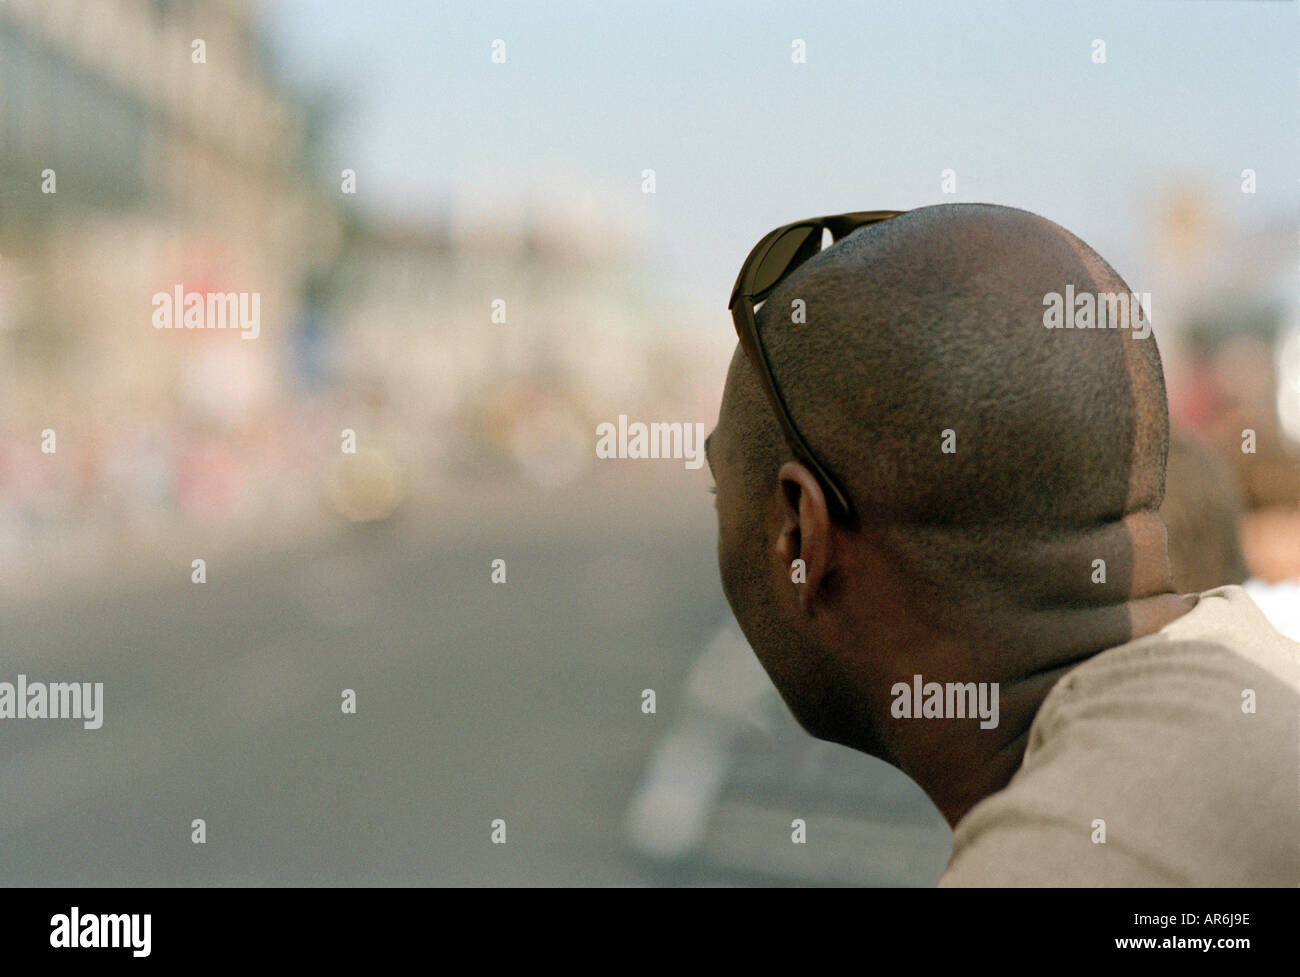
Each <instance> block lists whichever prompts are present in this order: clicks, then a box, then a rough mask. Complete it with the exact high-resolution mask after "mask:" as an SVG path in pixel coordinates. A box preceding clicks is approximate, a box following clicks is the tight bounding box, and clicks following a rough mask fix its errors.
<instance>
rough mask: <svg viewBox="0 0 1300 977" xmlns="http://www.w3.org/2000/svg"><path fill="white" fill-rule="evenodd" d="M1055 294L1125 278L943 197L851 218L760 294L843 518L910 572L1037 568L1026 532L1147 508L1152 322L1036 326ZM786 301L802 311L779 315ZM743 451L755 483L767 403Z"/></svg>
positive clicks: (1163, 439)
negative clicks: (876, 220)
mask: <svg viewBox="0 0 1300 977" xmlns="http://www.w3.org/2000/svg"><path fill="white" fill-rule="evenodd" d="M1070 292H1072V293H1073V294H1074V295H1083V294H1085V293H1086V294H1088V295H1092V296H1095V295H1097V294H1098V293H1123V294H1124V296H1125V298H1126V299H1127V298H1128V297H1129V294H1130V290H1129V288H1128V286H1127V285H1126V284H1125V283H1124V281H1123V280H1122V279H1121V278H1120V277H1119V275H1118V274H1117V273H1116V272H1115V271H1114V270H1113V269H1112V268H1111V267H1110V266H1109V265H1108V264H1107V263H1106V262H1105V261H1103V260H1102V259H1101V258H1100V257H1099V256H1098V255H1097V254H1096V253H1095V252H1094V251H1092V249H1091V248H1089V247H1088V246H1087V245H1086V244H1084V243H1083V242H1082V241H1080V240H1079V239H1078V238H1076V237H1075V236H1074V235H1072V234H1070V233H1069V232H1068V231H1066V230H1064V229H1063V228H1061V227H1059V226H1058V225H1056V224H1053V223H1052V222H1051V221H1048V220H1046V219H1044V218H1041V217H1038V216H1036V215H1034V214H1030V213H1028V212H1026V211H1021V210H1015V209H1012V208H1007V207H998V206H992V205H984V204H949V205H942V206H935V207H925V208H921V209H918V210H914V211H910V212H908V213H906V214H903V215H901V216H899V217H896V218H893V219H891V220H888V221H885V222H883V223H880V224H876V225H872V226H869V227H866V228H863V229H861V230H859V231H857V232H855V233H854V234H852V235H850V236H849V237H847V238H846V239H844V240H843V241H841V242H840V243H839V244H838V245H836V246H835V247H833V248H828V249H826V250H825V251H823V252H821V253H820V254H818V255H816V256H814V257H813V258H812V259H810V260H809V261H808V262H807V263H805V264H804V265H803V266H801V267H800V268H799V269H798V270H797V271H796V272H795V273H794V274H793V275H791V277H790V278H789V279H787V280H786V281H785V282H783V283H782V284H781V286H780V287H779V288H778V289H777V290H776V291H775V292H774V293H773V294H772V295H771V296H770V297H769V299H768V301H767V302H766V303H765V304H764V305H763V307H762V308H761V309H760V310H759V316H758V321H759V329H760V334H761V335H762V338H763V342H764V344H765V346H766V348H767V349H768V351H769V355H770V358H771V361H772V363H773V369H774V372H775V375H776V377H777V382H778V384H779V385H780V387H781V389H782V392H783V394H784V396H785V398H786V401H787V402H788V404H789V406H790V410H791V414H792V416H793V417H794V418H795V422H796V424H797V425H798V426H799V428H800V430H801V432H802V433H803V435H804V437H805V438H806V439H807V441H808V442H809V444H810V445H811V446H812V448H813V450H814V451H815V452H817V453H818V454H819V456H820V458H821V460H822V462H823V463H824V464H825V465H826V466H827V467H828V469H829V470H830V471H831V472H832V473H834V474H835V476H836V477H837V478H839V479H840V480H841V481H842V483H843V484H844V485H845V487H846V491H847V492H848V494H849V497H850V499H851V501H852V503H853V505H854V507H855V510H856V517H857V519H859V520H860V521H861V522H862V523H864V524H872V525H877V526H882V527H888V528H890V529H891V530H893V531H895V532H896V533H897V534H898V536H899V538H900V540H903V541H911V542H912V543H915V544H916V545H915V546H914V547H913V550H914V552H913V554H912V556H913V557H915V559H916V561H917V564H918V568H919V572H921V573H923V574H927V575H930V576H936V577H937V576H942V577H945V578H947V579H948V580H949V582H952V583H954V585H957V584H960V583H961V582H962V581H963V580H965V582H966V583H967V584H968V585H969V586H981V585H982V584H981V580H984V579H985V578H986V577H987V574H986V573H985V571H987V570H989V569H990V568H991V567H992V568H995V571H994V573H993V576H994V577H996V576H998V574H999V573H1003V574H1005V573H1010V574H1011V575H1012V576H1021V577H1024V576H1026V575H1035V574H1039V573H1040V570H1041V568H1039V567H1034V566H1026V565H1024V564H1025V562H1026V558H1025V556H1024V554H1025V547H1026V546H1032V545H1035V544H1037V543H1045V544H1050V543H1051V542H1052V541H1054V540H1058V539H1062V538H1067V537H1069V538H1074V537H1086V536H1087V535H1088V534H1091V533H1096V532H1099V531H1103V530H1105V529H1106V528H1107V527H1112V526H1114V525H1115V524H1116V523H1117V522H1119V521H1120V520H1122V519H1123V518H1124V517H1125V516H1126V515H1128V514H1129V513H1133V512H1139V511H1147V510H1151V511H1153V510H1156V509H1157V508H1158V507H1159V505H1160V503H1161V498H1162V495H1163V491H1164V468H1165V454H1166V451H1167V446H1168V414H1167V409H1166V404H1165V394H1164V379H1163V373H1162V370H1161V365H1160V356H1159V352H1158V351H1157V349H1156V345H1155V340H1154V337H1152V336H1151V334H1150V329H1149V325H1148V324H1147V322H1146V320H1145V318H1141V317H1139V318H1138V319H1137V320H1136V321H1137V322H1139V323H1140V324H1141V326H1142V327H1143V328H1140V329H1137V330H1134V329H1130V328H1122V327H1121V328H1115V327H1112V328H1050V329H1049V328H1047V327H1046V326H1045V324H1044V322H1045V319H1044V315H1045V311H1047V310H1049V309H1050V308H1051V304H1052V301H1053V300H1052V296H1053V295H1056V296H1058V297H1061V298H1062V299H1063V300H1064V296H1066V295H1067V293H1070ZM796 299H802V300H803V302H804V303H805V304H806V322H795V321H792V316H791V309H792V303H793V302H794V301H795V300H796ZM1072 312H1073V310H1072V309H1069V308H1067V309H1065V316H1066V317H1067V319H1068V318H1069V317H1070V316H1071V314H1072ZM1135 315H1139V314H1138V313H1135ZM1095 321H1096V314H1095V311H1094V322H1095ZM1112 321H1113V319H1112ZM1071 324H1073V323H1071ZM1140 336H1142V337H1144V338H1138V337H1140ZM749 453H750V455H751V461H750V465H749V467H750V468H751V470H752V475H753V476H754V477H757V478H758V479H760V480H761V481H762V482H767V481H768V480H769V479H771V478H772V477H774V473H775V471H776V469H777V467H779V464H780V461H781V460H782V458H783V457H788V453H787V452H786V451H785V449H784V448H783V446H782V443H781V440H780V435H779V433H778V432H777V428H776V426H775V422H774V421H772V420H771V419H770V418H763V417H761V415H760V416H758V417H756V418H755V421H754V426H753V427H752V437H751V438H750V448H749ZM1030 562H1032V561H1030ZM998 568H1000V569H998Z"/></svg>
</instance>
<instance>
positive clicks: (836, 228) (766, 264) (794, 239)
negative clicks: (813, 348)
mask: <svg viewBox="0 0 1300 977" xmlns="http://www.w3.org/2000/svg"><path fill="white" fill-rule="evenodd" d="M902 213H906V212H905V211H901V210H863V211H857V212H855V213H851V214H837V215H835V216H834V217H812V218H809V219H808V220H801V221H795V222H794V223H793V224H786V225H784V226H783V227H778V228H777V229H776V230H774V231H769V232H768V233H767V234H765V235H764V236H763V239H762V240H761V241H759V242H758V243H757V244H756V245H754V249H753V250H752V251H750V252H749V257H748V258H746V259H745V263H744V264H743V265H741V266H740V274H739V275H737V276H736V285H735V287H734V288H733V289H732V290H731V302H730V304H729V305H728V306H727V308H729V309H730V310H731V317H732V319H734V320H735V322H736V335H737V336H739V337H740V346H741V348H742V349H743V350H744V351H745V355H746V356H748V357H749V362H750V363H751V364H753V366H754V369H755V371H757V373H758V376H759V381H760V382H761V383H762V384H763V389H764V390H766V391H767V398H768V400H769V401H771V403H772V408H773V409H774V410H775V411H776V417H777V420H778V421H780V422H781V430H782V431H783V432H784V433H785V438H786V441H787V442H789V445H790V448H791V450H792V451H793V452H794V454H795V457H796V458H797V459H798V460H799V461H800V463H802V464H803V465H804V466H805V467H807V468H808V469H810V470H811V471H812V473H813V474H814V475H816V476H817V480H818V482H820V483H821V485H822V488H823V490H825V492H826V501H827V503H828V504H829V505H830V507H831V509H832V510H833V512H834V514H835V515H836V516H837V517H838V518H839V519H841V520H844V521H848V520H849V518H850V517H851V515H852V512H853V509H852V506H850V505H849V498H848V496H847V495H845V493H844V491H843V490H842V489H841V488H840V486H839V483H838V482H836V481H835V479H834V478H833V477H832V476H831V474H830V472H828V471H827V470H826V469H825V468H824V467H823V466H822V464H821V462H819V461H818V460H817V457H816V455H814V454H813V453H812V449H811V448H809V447H808V443H807V442H806V441H805V440H804V439H803V435H801V434H800V433H799V429H798V428H797V427H795V423H794V419H793V418H792V417H791V416H790V408H789V407H787V406H786V403H785V398H784V397H782V396H781V390H780V388H779V387H777V385H776V377H775V376H774V375H773V373H772V364H771V363H770V362H769V361H768V358H767V351H766V350H765V349H764V348H763V340H762V338H761V337H760V336H759V334H758V320H757V318H756V317H755V316H754V306H755V304H756V303H759V302H762V301H763V300H764V299H766V298H767V297H768V296H769V295H770V294H772V292H773V291H774V290H775V289H776V287H777V286H778V285H780V284H781V282H783V281H784V280H785V279H786V278H788V277H789V276H790V274H791V273H792V272H793V271H794V270H795V269H796V268H798V267H799V266H800V265H801V264H803V263H804V262H805V261H807V260H808V259H809V258H811V257H812V256H813V255H815V254H816V253H817V252H818V251H820V250H821V248H822V237H823V234H824V232H825V231H830V234H831V242H832V243H834V242H837V241H839V240H840V239H841V238H843V237H845V236H846V235H848V234H851V233H852V232H854V231H856V230H857V229H858V228H860V227H866V226H867V225H868V224H877V223H879V222H880V221H886V220H889V219H890V218H891V217H897V216H898V215H899V214H902Z"/></svg>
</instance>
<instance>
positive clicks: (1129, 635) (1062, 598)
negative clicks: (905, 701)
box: [706, 347, 1192, 827]
mask: <svg viewBox="0 0 1300 977" xmlns="http://www.w3.org/2000/svg"><path fill="white" fill-rule="evenodd" d="M770 414H771V409H770V407H769V406H768V404H767V402H766V400H765V399H764V398H763V395H762V392H761V390H760V388H759V386H758V381H757V378H756V376H755V374H754V371H753V368H752V367H751V365H750V364H749V361H748V360H747V359H746V358H745V356H744V354H743V353H742V352H741V351H740V349H739V347H738V348H737V350H736V353H735V355H734V356H733V358H732V363H731V368H730V371H729V373H728V376H727V384H726V389H725V391H724V394H723V399H722V407H721V411H720V413H719V419H718V425H717V427H716V428H715V429H714V431H713V433H712V434H711V435H710V436H709V439H708V441H707V442H706V453H707V456H708V461H709V467H710V470H711V471H712V473H713V477H714V479H715V481H716V483H717V510H718V563H719V569H720V571H721V576H722V583H723V589H724V591H725V593H726V595H727V600H728V602H729V603H730V604H731V607H732V610H733V611H734V613H735V615H736V619H737V621H738V622H739V624H740V626H741V629H742V630H743V631H744V633H745V635H746V637H747V638H748V640H749V642H750V645H751V646H752V647H753V649H754V651H755V654H756V655H757V656H758V659H759V661H760V662H761V663H762V665H763V667H764V668H765V669H766V671H767V673H768V675H769V676H770V677H771V678H772V681H773V683H774V684H775V686H776V688H777V690H778V691H779V692H780V693H781V696H782V698H783V699H784V700H785V702H786V703H787V705H788V706H789V707H790V709H791V712H792V713H793V714H794V716H795V718H796V719H798V721H799V722H800V724H801V725H802V726H803V727H804V728H805V729H806V730H807V731H808V732H809V733H811V734H812V735H813V736H816V737H818V738H819V739H825V740H829V741H831V742H836V743H841V744H843V745H845V746H849V747H852V748H854V749H858V750H861V751H863V752H865V753H868V754H870V755H872V756H876V757H879V758H880V759H882V760H885V761H886V762H888V763H890V764H892V765H894V766H896V767H898V768H899V769H900V770H902V771H903V772H904V773H906V774H907V775H908V776H910V777H911V778H912V779H913V780H915V781H916V782H917V783H918V784H919V785H920V786H921V787H922V788H923V789H924V790H925V792H926V793H927V794H928V795H929V797H930V798H931V800H932V801H933V802H934V803H935V805H936V806H937V807H938V808H939V810H940V812H941V813H942V814H943V816H944V818H945V819H946V820H947V821H948V823H949V825H950V826H953V827H955V826H956V825H957V823H958V821H960V820H961V818H962V817H963V816H964V815H965V814H966V812H967V811H969V810H970V809H971V808H972V807H973V806H974V805H975V804H977V803H978V802H979V801H980V800H982V799H983V798H985V797H987V796H989V795H990V794H993V793H995V792H996V791H998V790H1001V789H1002V788H1003V787H1005V786H1006V785H1007V783H1008V781H1009V780H1010V779H1011V777H1012V776H1013V774H1014V773H1015V772H1016V770H1017V769H1018V768H1019V766H1020V764H1021V761H1022V758H1023V756H1024V752H1025V748H1026V745H1027V743H1028V736H1029V728H1030V725H1031V724H1032V722H1033V720H1034V716H1035V715H1036V714H1037V712H1038V709H1039V706H1040V705H1041V704H1042V702H1043V699H1044V698H1045V697H1046V695H1047V693H1048V692H1049V691H1050V690H1051V688H1052V686H1053V685H1055V684H1056V682H1057V681H1058V680H1059V679H1060V678H1061V677H1062V676H1063V675H1064V674H1065V673H1066V672H1067V671H1069V669H1071V668H1072V667H1074V666H1075V665H1077V664H1079V663H1080V662H1082V661H1084V660H1086V659H1087V658H1089V657H1091V656H1092V655H1095V654H1097V653H1099V652H1101V651H1104V650H1106V649H1107V648H1111V647H1114V646H1116V645H1119V644H1122V643H1124V642H1126V641H1129V640H1133V639H1135V638H1138V637H1142V636H1144V635H1147V634H1152V633H1154V632H1156V631H1158V630H1159V629H1160V628H1162V627H1164V626H1165V625H1166V624H1168V623H1169V622H1170V621H1173V620H1174V619H1175V618H1178V617H1180V616H1181V615H1182V614H1184V613H1186V612H1187V611H1188V610H1190V609H1191V606H1192V605H1191V604H1190V603H1189V602H1188V601H1186V600H1184V599H1182V598H1181V597H1179V596H1177V594H1176V593H1175V592H1174V588H1173V584H1172V581H1171V578H1170V571H1169V563H1168V560H1167V558H1166V553H1165V527H1164V523H1163V522H1162V521H1161V520H1160V518H1159V516H1158V515H1157V514H1156V513H1154V512H1150V511H1140V512H1134V513H1130V514H1129V515H1128V516H1127V517H1125V518H1124V519H1122V520H1120V521H1117V522H1115V523H1114V524H1112V525H1111V526H1108V527H1106V528H1105V529H1104V530H1101V531H1098V533H1096V534H1094V535H1092V536H1090V537H1088V538H1087V539H1079V540H1072V539H1066V540H1061V541H1058V542H1053V543H1051V544H1046V543H1045V544H1041V545H1040V546H1038V548H1037V549H1034V550H1030V551H1027V556H1026V559H1025V561H1024V563H1025V565H1024V566H1023V567H1022V568H1021V569H1020V570H1018V571H1017V572H1016V573H1015V574H1014V575H1005V576H1003V577H1002V578H998V579H990V580H989V581H988V584H989V586H988V592H989V593H992V594H996V595H997V596H996V597H995V598H993V599H994V600H995V602H996V613H994V614H990V613H989V612H988V609H987V606H982V607H981V608H980V610H979V612H978V613H977V612H976V609H975V608H973V607H972V606H971V605H970V598H969V595H968V591H967V592H965V594H959V593H958V591H957V589H956V588H955V587H954V589H953V590H951V591H948V590H946V589H945V586H944V584H943V582H942V581H939V582H937V583H936V581H934V580H933V579H922V577H921V576H919V575H917V574H915V573H913V572H911V566H912V565H913V561H912V559H911V555H910V553H909V548H908V542H907V536H906V533H903V532H899V531H897V529H896V527H891V526H889V525H881V524H876V523H871V522H870V521H867V520H864V521H863V523H861V524H858V525H854V526H846V525H842V524H839V523H837V522H835V521H834V520H833V519H832V516H831V512H830V509H829V508H828V506H827V503H826V496H825V493H824V491H823V489H822V487H821V485H820V484H819V483H818V481H817V479H816V477H815V476H814V475H813V474H812V473H811V472H810V471H809V470H808V469H807V468H806V467H805V466H804V465H802V464H800V463H799V462H797V461H794V460H792V459H791V456H790V453H789V451H788V449H782V450H783V457H784V458H786V459H790V460H785V461H784V463H783V464H781V465H780V467H779V470H778V471H777V473H776V475H775V477H774V478H772V479H771V480H770V482H769V483H767V484H754V479H753V477H752V475H751V470H750V469H749V468H748V467H747V466H746V464H745V459H744V458H743V457H742V453H743V452H744V451H745V446H746V445H747V444H753V443H754V440H755V438H758V439H763V438H769V439H772V442H773V443H776V442H779V441H780V436H779V434H778V428H777V427H776V422H775V420H774V419H772V418H771V416H770ZM755 425H757V426H758V427H757V428H755ZM1098 553H1100V554H1102V555H1103V556H1106V555H1112V556H1113V558H1114V559H1117V560H1118V559H1123V560H1125V561H1126V562H1128V563H1131V573H1130V574H1127V575H1125V578H1124V583H1123V586H1122V592H1116V590H1115V589H1114V588H1097V587H1089V586H1086V585H1080V584H1077V583H1073V582H1071V579H1069V578H1070V575H1069V574H1062V573H1060V572H1059V570H1060V568H1061V567H1063V566H1080V565H1081V566H1085V567H1086V566H1087V565H1088V561H1089V560H1090V559H1092V558H1093V557H1094V556H1096V555H1097V554H1098ZM796 559H799V560H802V561H803V563H804V567H805V574H806V579H805V580H804V581H803V582H798V583H797V582H794V581H793V580H792V579H791V577H792V574H791V565H792V563H793V561H795V560H796ZM1044 581H1047V582H1046V583H1044ZM1031 593H1032V599H1029V596H1030V595H1031ZM913 674H920V675H923V676H924V678H925V680H926V681H927V682H929V681H936V682H940V683H944V682H968V681H977V682H979V681H982V682H997V683H999V691H1000V722H999V724H998V725H997V726H996V727H995V728H992V729H980V728H979V723H978V722H976V721H970V720H965V721H963V720H958V719H952V720H949V719H944V720H933V721H929V722H906V721H899V720H897V719H894V718H893V717H892V716H891V714H890V705H891V701H892V699H891V695H890V688H891V686H892V685H893V683H894V682H895V681H899V680H904V681H905V680H907V679H908V678H910V676H912V675H913Z"/></svg>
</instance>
